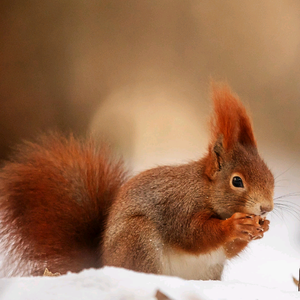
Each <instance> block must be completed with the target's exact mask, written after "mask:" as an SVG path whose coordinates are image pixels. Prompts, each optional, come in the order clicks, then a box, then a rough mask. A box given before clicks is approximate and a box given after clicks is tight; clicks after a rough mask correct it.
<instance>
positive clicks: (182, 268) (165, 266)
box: [162, 248, 226, 280]
mask: <svg viewBox="0 0 300 300" xmlns="http://www.w3.org/2000/svg"><path fill="white" fill-rule="evenodd" d="M225 261H226V256H225V253H224V250H223V248H219V249H217V250H215V251H213V252H211V253H209V254H201V255H192V254H187V253H184V252H182V251H176V250H175V251H174V250H173V249H164V252H163V257H162V274H164V275H171V276H178V277H181V278H184V279H192V280H209V279H214V280H220V279H221V275H222V271H223V268H224V263H225Z"/></svg>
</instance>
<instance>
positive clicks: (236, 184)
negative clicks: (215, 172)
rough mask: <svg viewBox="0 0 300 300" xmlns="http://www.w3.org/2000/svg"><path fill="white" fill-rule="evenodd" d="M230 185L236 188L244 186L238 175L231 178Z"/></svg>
mask: <svg viewBox="0 0 300 300" xmlns="http://www.w3.org/2000/svg"><path fill="white" fill-rule="evenodd" d="M232 185H233V186H234V187H237V188H243V187H244V183H243V180H242V178H241V177H239V176H234V177H233V178H232Z"/></svg>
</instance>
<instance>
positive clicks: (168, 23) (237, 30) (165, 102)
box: [0, 0, 300, 169]
mask: <svg viewBox="0 0 300 300" xmlns="http://www.w3.org/2000/svg"><path fill="white" fill-rule="evenodd" d="M299 12H300V2H299V1H298V0H285V1H280V0H272V1H271V0H266V1H239V0H230V1H199V0H198V1H196V0H172V1H167V0H152V1H134V0H127V1H122V0H115V1H114V0H102V1H100V0H97V1H96V0H89V1H80V0H75V1H74V0H73V1H70V0H63V1H61V0H54V1H44V0H32V1H21V0H10V1H9V0H2V1H1V4H0V16H1V18H0V157H1V158H6V157H7V155H8V153H9V149H10V146H12V145H14V144H15V143H16V142H19V141H20V139H24V138H31V137H32V136H34V135H35V134H37V132H40V131H44V130H47V129H53V128H56V129H60V130H63V131H66V132H68V131H74V132H76V133H78V134H81V135H85V134H86V133H87V132H90V131H92V132H94V133H96V135H98V136H102V135H103V134H104V135H105V136H108V137H109V139H111V142H112V143H113V144H114V145H116V147H117V148H118V149H119V151H120V152H121V153H123V154H124V155H125V156H126V157H127V158H128V161H129V162H131V163H132V165H133V167H134V168H136V169H141V168H145V167H148V166H152V165H153V164H158V163H161V162H174V161H178V160H181V159H190V158H195V157H198V156H199V155H200V154H201V152H203V150H204V149H205V146H206V139H207V131H206V129H207V128H206V121H207V116H208V113H209V111H210V108H209V105H210V104H209V100H208V98H209V81H210V78H211V77H212V78H214V79H216V80H218V79H221V80H227V81H228V82H229V84H230V85H231V86H232V89H233V90H234V91H235V92H237V93H238V94H239V96H240V98H242V99H243V100H244V102H245V103H247V104H248V106H249V107H250V109H251V111H252V115H253V122H254V127H255V131H256V136H257V139H258V142H259V145H260V149H261V151H262V152H263V154H264V156H265V157H266V159H269V157H270V158H273V159H275V160H276V159H279V157H280V155H282V157H281V158H280V159H279V161H282V159H285V157H287V156H288V157H292V156H295V160H293V162H295V161H297V160H298V153H299V150H300V118H299V112H300V85H299V75H300V13H299ZM287 167H290V165H287Z"/></svg>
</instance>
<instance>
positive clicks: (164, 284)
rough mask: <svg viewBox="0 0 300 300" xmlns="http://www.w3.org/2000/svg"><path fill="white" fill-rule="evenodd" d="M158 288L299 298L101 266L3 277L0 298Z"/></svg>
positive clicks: (149, 295) (174, 292)
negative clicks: (57, 273)
mask: <svg viewBox="0 0 300 300" xmlns="http://www.w3.org/2000/svg"><path fill="white" fill-rule="evenodd" d="M157 290H159V291H161V292H162V293H164V294H165V295H167V296H168V297H170V299H174V300H177V299H178V300H179V299H182V300H185V299H186V300H192V299H194V300H208V299H218V300H220V299H230V300H235V299H238V300H241V299H243V300H251V299H264V300H265V299H272V300H274V299H285V300H289V299H300V293H298V292H297V291H294V292H291V291H282V290H280V289H279V288H268V287H264V286H260V285H257V284H256V285H254V284H249V283H243V282H239V281H233V280H231V281H225V282H222V281H193V280H191V281H187V280H183V279H179V278H176V277H168V276H157V275H152V274H142V273H136V272H133V271H129V270H125V269H118V268H113V267H104V268H103V269H99V270H94V269H90V270H85V271H83V272H81V273H79V274H71V273H69V274H67V275H64V276H59V277H30V278H3V279H1V280H0V299H2V300H8V299H14V300H19V299H22V300H35V299H39V300H40V299H43V300H48V299H49V300H50V299H55V300H60V299H64V300H68V299H70V300H71V299H72V300H79V299H89V300H93V299H97V300H99V299H105V300H118V299H120V300H126V299H130V300H134V299H139V300H147V299H149V300H154V299H156V298H155V294H156V292H157Z"/></svg>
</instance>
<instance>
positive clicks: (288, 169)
mask: <svg viewBox="0 0 300 300" xmlns="http://www.w3.org/2000/svg"><path fill="white" fill-rule="evenodd" d="M294 163H295V162H293V164H292V165H291V166H290V167H289V168H287V169H286V170H285V171H283V172H282V173H280V174H278V175H277V176H275V177H274V179H275V181H276V179H277V178H279V177H280V176H282V175H283V174H285V173H286V172H288V171H290V170H291V169H292V168H293V166H294Z"/></svg>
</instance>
